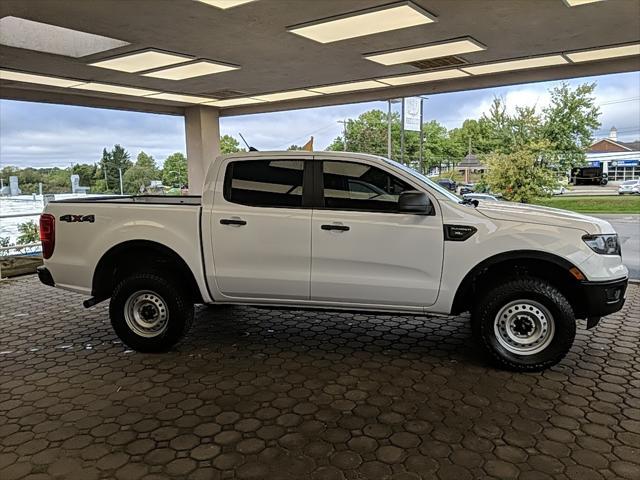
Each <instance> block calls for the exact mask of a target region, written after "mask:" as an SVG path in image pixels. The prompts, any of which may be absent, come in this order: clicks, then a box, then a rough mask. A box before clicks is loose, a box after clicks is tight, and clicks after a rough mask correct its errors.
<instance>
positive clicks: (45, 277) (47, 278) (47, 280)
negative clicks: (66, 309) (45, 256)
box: [36, 266, 56, 287]
mask: <svg viewBox="0 0 640 480" xmlns="http://www.w3.org/2000/svg"><path fill="white" fill-rule="evenodd" d="M36 271H37V272H38V278H39V279H40V281H41V282H42V283H44V284H45V285H48V286H50V287H55V286H56V282H54V281H53V277H52V276H51V272H50V271H49V269H47V267H45V266H41V267H38V268H37V269H36Z"/></svg>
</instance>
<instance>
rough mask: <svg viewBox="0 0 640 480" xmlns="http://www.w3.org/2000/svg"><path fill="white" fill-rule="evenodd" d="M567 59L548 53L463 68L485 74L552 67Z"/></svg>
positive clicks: (473, 72)
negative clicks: (540, 55)
mask: <svg viewBox="0 0 640 480" xmlns="http://www.w3.org/2000/svg"><path fill="white" fill-rule="evenodd" d="M564 63H569V62H567V59H566V58H564V57H563V56H562V55H548V56H546V57H534V58H523V59H521V60H509V61H507V62H497V63H488V64H486V65H476V66H473V67H462V70H464V71H465V72H468V73H470V74H472V75H484V74H486V73H498V72H508V71H511V70H524V69H527V68H540V67H550V66H552V65H562V64H564Z"/></svg>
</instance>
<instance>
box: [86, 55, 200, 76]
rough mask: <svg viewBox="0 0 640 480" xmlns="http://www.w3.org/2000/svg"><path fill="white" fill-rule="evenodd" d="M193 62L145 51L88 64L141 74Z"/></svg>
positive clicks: (185, 58)
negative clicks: (145, 71)
mask: <svg viewBox="0 0 640 480" xmlns="http://www.w3.org/2000/svg"><path fill="white" fill-rule="evenodd" d="M190 60H193V57H188V56H186V55H176V54H174V53H166V52H161V51H159V50H145V51H143V52H135V53H129V54H126V55H121V56H118V57H114V58H109V59H106V60H100V61H99V62H94V63H90V64H89V65H91V66H92V67H100V68H109V69H111V70H119V71H121V72H129V73H133V72H142V71H144V70H151V69H154V68H160V67H166V66H168V65H174V64H176V63H184V62H188V61H190Z"/></svg>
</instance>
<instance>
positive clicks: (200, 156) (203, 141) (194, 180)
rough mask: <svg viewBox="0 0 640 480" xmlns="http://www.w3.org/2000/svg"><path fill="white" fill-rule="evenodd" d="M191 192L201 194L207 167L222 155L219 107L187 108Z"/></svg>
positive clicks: (185, 118)
mask: <svg viewBox="0 0 640 480" xmlns="http://www.w3.org/2000/svg"><path fill="white" fill-rule="evenodd" d="M184 121H185V134H186V137H187V163H188V175H189V194H190V195H201V194H202V184H203V182H204V177H205V175H206V174H207V169H208V168H209V166H210V165H211V164H212V163H213V161H214V160H215V158H216V157H217V156H218V155H220V122H219V117H218V109H217V108H212V107H205V106H196V107H189V108H185V114H184Z"/></svg>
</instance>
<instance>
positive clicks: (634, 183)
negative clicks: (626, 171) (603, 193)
mask: <svg viewBox="0 0 640 480" xmlns="http://www.w3.org/2000/svg"><path fill="white" fill-rule="evenodd" d="M634 194H635V195H638V194H640V179H636V180H627V181H625V182H622V183H621V184H620V186H619V187H618V195H634Z"/></svg>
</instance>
